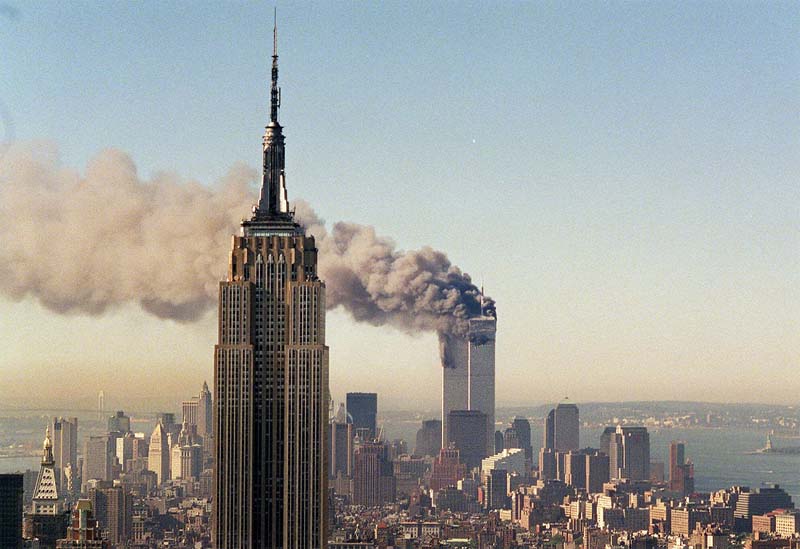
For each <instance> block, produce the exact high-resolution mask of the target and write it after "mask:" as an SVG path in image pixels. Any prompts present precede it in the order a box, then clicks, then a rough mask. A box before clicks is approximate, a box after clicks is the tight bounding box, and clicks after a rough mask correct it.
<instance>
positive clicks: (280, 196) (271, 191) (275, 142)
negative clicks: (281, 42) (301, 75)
mask: <svg viewBox="0 0 800 549" xmlns="http://www.w3.org/2000/svg"><path fill="white" fill-rule="evenodd" d="M280 106H281V89H280V88H279V87H278V16H277V11H276V12H275V21H274V24H273V27H272V85H271V86H270V112H269V124H267V129H266V132H265V133H264V142H263V144H264V156H263V161H264V164H263V166H264V172H263V174H264V175H263V179H262V182H261V196H260V197H259V200H258V206H256V208H255V211H254V213H255V215H254V216H253V219H252V221H259V222H264V221H267V220H270V221H273V222H274V221H278V220H280V221H281V222H282V223H289V222H290V221H291V218H292V214H291V212H290V211H289V200H288V198H287V196H286V183H285V181H284V175H285V174H284V165H285V158H284V143H283V128H281V125H280V124H279V123H278V109H280ZM292 230H293V229H292Z"/></svg>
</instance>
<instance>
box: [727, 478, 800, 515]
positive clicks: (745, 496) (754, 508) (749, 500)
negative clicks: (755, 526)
mask: <svg viewBox="0 0 800 549" xmlns="http://www.w3.org/2000/svg"><path fill="white" fill-rule="evenodd" d="M793 508H794V502H793V501H792V497H791V496H790V495H789V494H787V493H786V491H785V490H784V489H783V488H781V487H780V486H779V485H777V484H770V485H766V486H762V487H761V488H759V489H756V490H750V489H749V488H744V489H742V491H741V492H740V493H739V497H738V499H737V500H736V508H735V510H734V512H733V516H734V518H735V519H736V521H737V522H742V521H744V522H745V524H747V523H750V521H751V520H752V517H753V515H764V514H766V513H769V512H770V511H774V510H775V509H793ZM748 525H749V524H748Z"/></svg>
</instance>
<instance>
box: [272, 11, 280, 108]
mask: <svg viewBox="0 0 800 549" xmlns="http://www.w3.org/2000/svg"><path fill="white" fill-rule="evenodd" d="M273 17H274V19H273V26H272V87H271V88H270V99H271V101H270V105H271V106H270V111H269V121H270V122H277V121H278V109H279V108H280V106H281V89H280V88H279V87H278V8H275V12H274V15H273Z"/></svg>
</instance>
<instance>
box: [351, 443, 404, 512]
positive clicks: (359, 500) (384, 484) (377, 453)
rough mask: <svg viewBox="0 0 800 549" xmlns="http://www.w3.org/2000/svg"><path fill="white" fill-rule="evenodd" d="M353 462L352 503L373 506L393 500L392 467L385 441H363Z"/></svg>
mask: <svg viewBox="0 0 800 549" xmlns="http://www.w3.org/2000/svg"><path fill="white" fill-rule="evenodd" d="M353 462H354V464H353V504H354V505H364V506H367V507H374V506H376V505H382V504H384V503H390V502H392V501H394V498H395V483H394V468H393V467H392V462H391V461H390V460H389V459H388V449H387V447H386V444H385V443H383V442H379V441H374V442H365V443H363V444H362V445H361V447H360V448H358V450H356V452H355V456H354V459H353Z"/></svg>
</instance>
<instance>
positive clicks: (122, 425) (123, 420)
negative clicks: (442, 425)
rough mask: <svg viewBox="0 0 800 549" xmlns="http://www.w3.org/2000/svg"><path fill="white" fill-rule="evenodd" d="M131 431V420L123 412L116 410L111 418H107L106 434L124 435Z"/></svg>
mask: <svg viewBox="0 0 800 549" xmlns="http://www.w3.org/2000/svg"><path fill="white" fill-rule="evenodd" d="M130 430H131V418H130V417H128V416H126V415H125V412H123V411H122V410H118V411H117V412H116V413H115V414H114V415H113V416H111V417H110V418H108V432H109V433H120V434H123V435H124V434H125V433H127V432H128V431H130Z"/></svg>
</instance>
